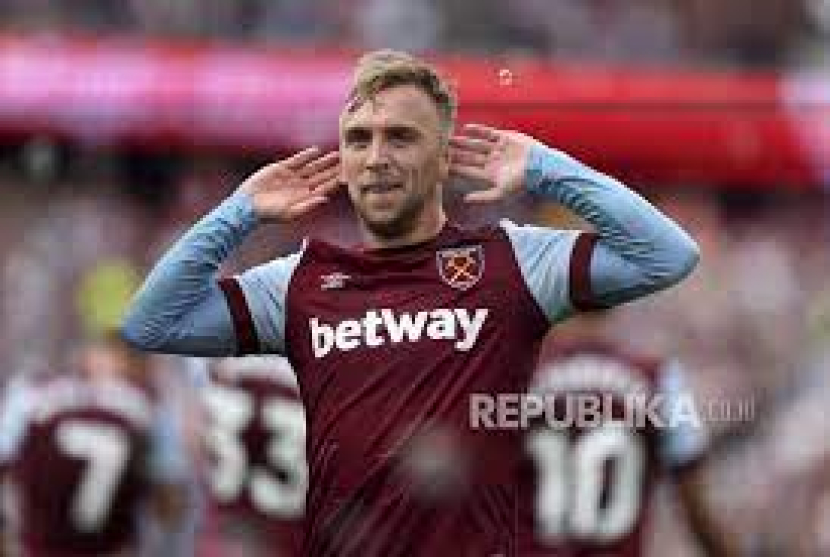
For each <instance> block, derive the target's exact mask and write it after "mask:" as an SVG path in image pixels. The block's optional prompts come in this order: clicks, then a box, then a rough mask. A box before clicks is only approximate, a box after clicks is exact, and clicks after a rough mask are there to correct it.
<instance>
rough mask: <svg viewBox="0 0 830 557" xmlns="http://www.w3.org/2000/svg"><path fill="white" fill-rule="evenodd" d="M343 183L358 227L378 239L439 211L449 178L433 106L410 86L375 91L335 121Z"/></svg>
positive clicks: (407, 229) (405, 229)
mask: <svg viewBox="0 0 830 557" xmlns="http://www.w3.org/2000/svg"><path fill="white" fill-rule="evenodd" d="M340 155H341V168H342V172H343V179H344V180H345V181H346V183H347V184H348V189H349V197H350V198H351V200H352V204H353V205H354V207H355V210H356V211H357V215H358V217H359V219H360V220H361V222H362V224H363V226H365V228H366V229H367V230H368V231H369V232H370V233H371V234H373V235H375V236H377V237H380V238H396V237H400V236H402V235H405V234H407V233H410V232H412V231H413V230H415V229H416V228H417V227H418V226H419V224H421V223H422V222H423V221H422V217H423V216H424V213H425V211H430V210H436V211H437V210H438V209H440V203H441V196H440V189H439V188H440V183H441V182H443V181H444V180H445V179H446V178H447V176H448V174H449V159H448V154H447V148H446V146H445V144H444V142H443V141H442V137H441V121H440V117H439V114H438V108H437V107H436V105H435V103H434V102H433V101H432V99H431V98H430V97H429V96H428V95H427V94H426V93H425V92H424V91H422V90H421V89H420V88H418V87H417V86H414V85H400V86H396V87H391V88H389V89H385V90H383V91H381V92H379V93H378V94H377V95H376V96H375V97H374V98H372V99H369V100H366V101H364V102H363V104H361V105H359V106H358V107H357V108H356V109H354V110H353V111H352V112H349V111H346V112H344V114H343V116H342V117H341V120H340Z"/></svg>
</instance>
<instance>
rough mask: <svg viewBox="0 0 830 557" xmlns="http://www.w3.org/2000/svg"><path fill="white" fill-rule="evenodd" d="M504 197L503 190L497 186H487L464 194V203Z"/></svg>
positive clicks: (487, 201)
mask: <svg viewBox="0 0 830 557" xmlns="http://www.w3.org/2000/svg"><path fill="white" fill-rule="evenodd" d="M502 197H504V194H503V192H502V191H501V190H500V189H498V188H488V189H486V190H478V191H473V192H470V193H468V194H467V195H465V196H464V201H465V202H466V203H491V202H493V201H498V200H499V199H501V198H502Z"/></svg>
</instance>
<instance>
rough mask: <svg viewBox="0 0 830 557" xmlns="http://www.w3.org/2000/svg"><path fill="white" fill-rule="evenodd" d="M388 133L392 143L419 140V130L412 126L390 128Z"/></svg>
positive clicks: (406, 142) (407, 143)
mask: <svg viewBox="0 0 830 557" xmlns="http://www.w3.org/2000/svg"><path fill="white" fill-rule="evenodd" d="M387 135H388V137H389V141H390V142H392V144H394V145H399V146H403V145H409V144H410V143H415V142H416V141H418V132H417V131H416V130H413V129H412V128H404V127H395V128H389V130H388V133H387Z"/></svg>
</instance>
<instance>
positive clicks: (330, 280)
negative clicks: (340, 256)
mask: <svg viewBox="0 0 830 557" xmlns="http://www.w3.org/2000/svg"><path fill="white" fill-rule="evenodd" d="M350 278H352V277H351V276H350V275H347V274H346V273H340V272H336V271H335V272H334V273H329V274H327V275H320V290H339V289H341V288H343V287H344V286H346V281H347V280H349V279H350Z"/></svg>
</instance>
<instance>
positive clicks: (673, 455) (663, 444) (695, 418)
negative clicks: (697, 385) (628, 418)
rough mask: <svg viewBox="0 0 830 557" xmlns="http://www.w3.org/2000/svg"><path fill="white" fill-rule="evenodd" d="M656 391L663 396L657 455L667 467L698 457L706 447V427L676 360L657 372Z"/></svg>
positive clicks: (680, 464) (707, 438) (675, 466)
mask: <svg viewBox="0 0 830 557" xmlns="http://www.w3.org/2000/svg"><path fill="white" fill-rule="evenodd" d="M658 392H659V393H660V395H661V396H662V397H663V401H664V404H663V405H662V406H661V408H662V409H663V411H664V412H663V416H662V418H663V425H664V427H662V428H661V429H660V457H661V459H662V461H663V463H664V464H665V465H666V467H668V468H678V467H681V466H684V465H686V464H689V463H691V462H692V461H694V460H696V459H698V458H700V457H701V456H702V455H703V454H704V453H705V452H706V450H707V449H708V447H709V430H708V428H707V427H706V423H705V422H704V420H703V418H702V417H701V416H700V414H699V412H698V409H697V407H696V405H695V402H694V400H695V399H694V394H693V393H692V391H691V389H689V387H688V385H687V383H686V374H685V372H684V371H683V367H682V366H681V365H680V363H679V362H678V361H676V360H674V361H672V362H670V363H668V364H667V365H666V366H665V368H664V369H663V371H662V373H661V374H660V378H659V385H658Z"/></svg>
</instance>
